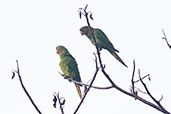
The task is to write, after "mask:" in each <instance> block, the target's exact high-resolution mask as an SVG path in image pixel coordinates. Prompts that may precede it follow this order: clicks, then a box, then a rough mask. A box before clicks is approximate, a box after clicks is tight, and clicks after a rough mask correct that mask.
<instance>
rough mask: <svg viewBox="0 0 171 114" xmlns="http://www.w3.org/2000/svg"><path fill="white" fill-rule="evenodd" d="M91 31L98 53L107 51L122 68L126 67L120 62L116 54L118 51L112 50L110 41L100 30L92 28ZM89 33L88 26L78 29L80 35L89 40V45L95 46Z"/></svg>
mask: <svg viewBox="0 0 171 114" xmlns="http://www.w3.org/2000/svg"><path fill="white" fill-rule="evenodd" d="M91 31H92V32H93V34H94V37H95V40H96V44H97V47H98V49H99V51H101V50H102V49H106V50H108V51H109V52H110V53H111V54H112V55H113V56H114V57H115V58H116V59H117V60H118V61H119V62H120V63H122V64H123V65H124V66H126V67H127V65H126V64H125V63H124V62H123V61H122V59H121V58H120V57H119V56H118V54H117V53H116V52H118V53H119V51H118V50H117V49H115V48H114V46H113V45H112V43H111V42H110V40H109V39H108V38H107V36H106V35H105V33H104V32H103V31H102V30H100V29H97V28H92V27H91ZM91 31H90V29H89V27H88V26H84V27H82V28H81V29H80V32H81V35H86V36H87V37H88V38H89V40H90V41H91V43H92V44H95V43H94V40H93V37H92V35H91Z"/></svg>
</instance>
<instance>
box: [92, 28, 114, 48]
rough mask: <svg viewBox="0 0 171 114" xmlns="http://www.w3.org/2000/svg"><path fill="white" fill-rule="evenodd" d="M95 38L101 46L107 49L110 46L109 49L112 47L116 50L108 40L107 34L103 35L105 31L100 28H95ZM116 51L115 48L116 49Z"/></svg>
mask: <svg viewBox="0 0 171 114" xmlns="http://www.w3.org/2000/svg"><path fill="white" fill-rule="evenodd" d="M95 38H96V39H97V42H98V43H99V45H100V46H101V47H102V48H105V49H108V48H111V49H114V50H116V49H115V48H114V47H113V45H112V43H111V42H110V40H109V39H108V38H107V36H106V35H105V33H104V32H103V31H102V30H100V29H95ZM98 40H99V41H98ZM116 51H117V50H116Z"/></svg>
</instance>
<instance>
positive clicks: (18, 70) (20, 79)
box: [12, 60, 42, 114]
mask: <svg viewBox="0 0 171 114" xmlns="http://www.w3.org/2000/svg"><path fill="white" fill-rule="evenodd" d="M16 63H17V71H15V72H12V73H13V76H12V79H13V78H14V76H15V73H17V74H18V78H19V81H20V84H21V87H22V88H23V90H24V92H25V94H26V95H27V97H28V98H29V100H30V102H31V103H32V105H33V106H34V108H35V109H36V111H37V112H38V113H39V114H42V113H41V111H40V110H39V108H38V107H37V105H36V104H35V103H34V101H33V99H32V98H31V96H30V94H29V93H28V91H27V90H26V88H25V86H24V84H23V81H22V78H21V75H20V69H19V64H18V60H16Z"/></svg>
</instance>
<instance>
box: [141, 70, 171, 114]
mask: <svg viewBox="0 0 171 114" xmlns="http://www.w3.org/2000/svg"><path fill="white" fill-rule="evenodd" d="M138 74H139V79H140V81H141V83H142V85H143V86H144V88H145V90H146V92H147V94H148V95H149V96H150V98H151V99H152V100H153V101H154V102H155V103H156V104H157V105H158V106H159V108H161V110H162V112H164V113H165V114H170V113H169V112H168V111H167V110H166V109H165V108H164V107H163V106H162V105H161V104H160V100H159V101H157V100H156V99H155V98H154V97H153V96H152V94H151V93H150V91H149V90H148V88H147V86H146V84H145V83H144V82H143V80H142V78H141V74H140V69H138Z"/></svg>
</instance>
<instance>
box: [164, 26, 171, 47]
mask: <svg viewBox="0 0 171 114" xmlns="http://www.w3.org/2000/svg"><path fill="white" fill-rule="evenodd" d="M162 31H163V35H164V37H162V38H163V39H164V40H165V41H166V44H167V45H168V46H169V48H170V49H171V45H170V44H169V42H168V40H167V37H166V34H165V32H164V29H162Z"/></svg>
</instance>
